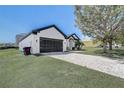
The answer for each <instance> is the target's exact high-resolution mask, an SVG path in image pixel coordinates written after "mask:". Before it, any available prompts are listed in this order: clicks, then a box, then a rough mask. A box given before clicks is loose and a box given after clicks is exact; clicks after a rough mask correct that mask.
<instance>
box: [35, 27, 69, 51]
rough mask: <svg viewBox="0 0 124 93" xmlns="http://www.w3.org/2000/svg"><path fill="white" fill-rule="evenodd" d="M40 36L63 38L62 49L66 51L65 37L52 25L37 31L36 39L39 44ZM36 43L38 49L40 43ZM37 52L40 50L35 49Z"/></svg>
mask: <svg viewBox="0 0 124 93" xmlns="http://www.w3.org/2000/svg"><path fill="white" fill-rule="evenodd" d="M40 37H46V38H53V39H60V40H63V51H66V43H67V42H66V39H65V37H64V36H63V35H62V34H61V33H60V32H59V31H57V29H55V28H54V27H52V28H49V29H46V30H42V31H40V32H39V33H37V40H38V43H39V44H40V40H39V38H40ZM39 44H37V45H38V46H37V48H38V49H40V45H39ZM37 52H40V50H37Z"/></svg>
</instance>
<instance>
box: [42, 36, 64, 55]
mask: <svg viewBox="0 0 124 93" xmlns="http://www.w3.org/2000/svg"><path fill="white" fill-rule="evenodd" d="M60 51H63V40H59V39H51V38H43V37H40V52H41V53H42V52H60Z"/></svg>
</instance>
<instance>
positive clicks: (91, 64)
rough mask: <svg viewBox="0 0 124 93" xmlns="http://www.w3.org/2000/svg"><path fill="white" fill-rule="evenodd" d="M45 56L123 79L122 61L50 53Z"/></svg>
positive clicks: (123, 61) (123, 64)
mask: <svg viewBox="0 0 124 93" xmlns="http://www.w3.org/2000/svg"><path fill="white" fill-rule="evenodd" d="M46 55H48V56H50V57H53V58H57V59H61V60H65V61H67V62H70V63H74V64H77V65H81V66H85V67H87V68H90V69H94V70H98V71H101V72H104V73H107V74H110V75H114V76H117V77H121V78H124V60H113V59H109V58H105V57H100V56H92V55H84V54H78V53H51V54H46Z"/></svg>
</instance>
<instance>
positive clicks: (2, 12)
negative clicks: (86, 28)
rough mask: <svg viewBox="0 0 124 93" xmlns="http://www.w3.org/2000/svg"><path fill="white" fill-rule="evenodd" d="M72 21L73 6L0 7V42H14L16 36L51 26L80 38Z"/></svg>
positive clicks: (79, 33) (80, 35)
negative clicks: (53, 25)
mask: <svg viewBox="0 0 124 93" xmlns="http://www.w3.org/2000/svg"><path fill="white" fill-rule="evenodd" d="M74 19H75V16H74V6H45V5H44V6H43V5H42V6H0V42H15V36H16V34H19V33H28V32H30V31H31V30H33V29H36V28H40V27H44V26H48V25H51V24H55V25H57V26H58V27H59V28H60V29H61V30H62V31H63V32H64V33H65V34H71V33H74V32H75V33H76V34H77V35H79V37H81V38H82V33H81V32H80V31H79V29H78V28H76V27H75V22H74Z"/></svg>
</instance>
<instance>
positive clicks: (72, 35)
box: [67, 33, 80, 40]
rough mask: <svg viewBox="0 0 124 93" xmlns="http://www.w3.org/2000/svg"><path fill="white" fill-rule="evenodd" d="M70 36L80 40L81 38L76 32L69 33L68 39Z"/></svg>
mask: <svg viewBox="0 0 124 93" xmlns="http://www.w3.org/2000/svg"><path fill="white" fill-rule="evenodd" d="M70 37H73V38H74V39H75V40H80V38H79V37H78V36H77V35H76V34H75V33H73V34H71V35H69V36H68V37H67V39H69V38H70Z"/></svg>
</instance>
